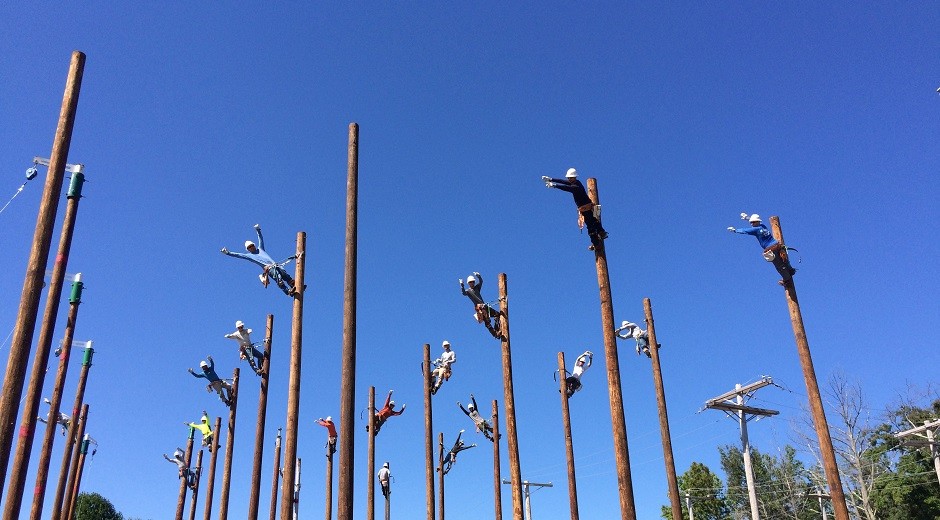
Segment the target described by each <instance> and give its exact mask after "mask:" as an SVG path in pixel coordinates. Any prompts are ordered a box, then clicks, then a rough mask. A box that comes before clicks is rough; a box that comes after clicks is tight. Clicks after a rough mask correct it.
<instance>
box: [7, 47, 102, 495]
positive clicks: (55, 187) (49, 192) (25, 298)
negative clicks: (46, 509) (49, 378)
mask: <svg viewBox="0 0 940 520" xmlns="http://www.w3.org/2000/svg"><path fill="white" fill-rule="evenodd" d="M84 70H85V55H84V54H83V53H81V52H78V51H75V52H73V53H72V60H71V63H70V64H69V72H68V77H67V79H66V82H65V94H64V96H63V98H62V108H61V110H60V112H59V123H58V126H57V127H56V132H55V139H54V141H53V142H52V155H51V156H50V159H49V169H48V173H47V174H46V184H45V187H44V188H43V192H42V199H41V200H40V202H39V215H38V216H37V217H36V230H35V232H34V234H33V245H32V248H31V249H30V252H29V260H28V262H27V264H26V278H25V280H24V281H23V292H22V295H21V296H20V307H19V310H18V311H17V315H16V324H15V325H14V328H13V337H12V340H11V341H10V353H9V356H8V358H7V368H6V375H5V376H4V378H3V388H2V390H0V482H4V481H5V479H6V476H7V465H8V464H9V462H10V453H11V450H10V448H11V447H12V446H13V436H14V431H13V430H14V428H13V425H14V424H15V423H16V416H17V414H18V412H19V408H20V398H21V397H22V395H23V380H24V378H25V375H26V363H27V362H28V358H29V350H30V345H32V342H33V333H34V332H35V328H36V314H37V313H38V312H39V298H40V296H41V294H42V288H43V277H44V276H45V273H46V265H48V256H49V248H50V246H51V245H52V231H53V227H54V226H55V217H56V212H57V211H58V206H59V191H61V189H62V183H63V178H64V176H65V164H66V161H67V160H68V155H69V146H70V145H71V141H72V127H73V126H74V125H75V113H76V110H77V108H78V94H79V91H80V90H81V86H82V74H83V72H84ZM63 267H64V266H63ZM63 272H64V271H63ZM43 366H45V365H43ZM32 415H33V416H35V415H36V413H35V412H33V413H32Z"/></svg>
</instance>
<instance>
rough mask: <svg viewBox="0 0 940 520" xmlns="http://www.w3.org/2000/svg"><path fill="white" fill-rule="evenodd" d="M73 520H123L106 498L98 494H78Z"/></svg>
mask: <svg viewBox="0 0 940 520" xmlns="http://www.w3.org/2000/svg"><path fill="white" fill-rule="evenodd" d="M75 520H124V516H123V515H121V513H118V512H117V510H116V509H114V506H113V505H112V504H111V502H110V501H108V499H107V498H105V497H103V496H101V495H99V494H98V493H79V494H78V500H77V501H76V502H75Z"/></svg>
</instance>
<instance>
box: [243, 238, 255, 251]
mask: <svg viewBox="0 0 940 520" xmlns="http://www.w3.org/2000/svg"><path fill="white" fill-rule="evenodd" d="M253 247H255V243H254V242H252V241H251V240H245V249H251V248H253Z"/></svg>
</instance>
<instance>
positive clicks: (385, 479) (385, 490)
mask: <svg viewBox="0 0 940 520" xmlns="http://www.w3.org/2000/svg"><path fill="white" fill-rule="evenodd" d="M376 476H377V477H378V479H379V485H380V486H382V496H383V497H385V498H388V495H390V494H391V493H392V488H391V486H390V485H389V480H391V478H392V472H391V471H389V469H388V462H386V463H385V464H382V469H380V470H379V474H378V475H376Z"/></svg>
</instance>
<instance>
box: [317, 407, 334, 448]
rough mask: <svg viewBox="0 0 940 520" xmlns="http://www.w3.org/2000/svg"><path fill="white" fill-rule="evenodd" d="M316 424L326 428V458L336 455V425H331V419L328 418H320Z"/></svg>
mask: <svg viewBox="0 0 940 520" xmlns="http://www.w3.org/2000/svg"><path fill="white" fill-rule="evenodd" d="M317 424H319V425H320V426H323V427H324V428H326V435H327V439H326V445H325V446H324V447H325V448H326V450H327V451H326V456H327V457H329V456H330V455H332V454H334V453H336V425H335V424H333V418H332V417H330V416H327V417H326V419H323V418H322V417H321V418H319V419H317Z"/></svg>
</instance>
